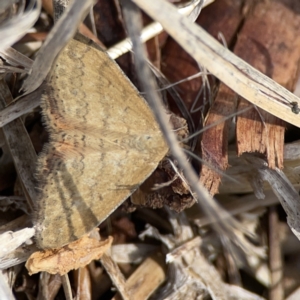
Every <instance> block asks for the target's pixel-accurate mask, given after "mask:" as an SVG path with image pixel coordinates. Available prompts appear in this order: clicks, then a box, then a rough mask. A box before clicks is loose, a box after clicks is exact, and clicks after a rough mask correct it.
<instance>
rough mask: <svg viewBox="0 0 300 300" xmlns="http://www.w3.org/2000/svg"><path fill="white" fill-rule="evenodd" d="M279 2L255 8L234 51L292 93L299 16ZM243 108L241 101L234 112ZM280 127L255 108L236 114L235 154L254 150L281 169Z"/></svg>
mask: <svg viewBox="0 0 300 300" xmlns="http://www.w3.org/2000/svg"><path fill="white" fill-rule="evenodd" d="M283 2H284V1H278V2H277V1H269V2H260V3H258V4H257V5H256V7H255V9H254V11H253V13H251V14H250V15H249V17H248V18H247V20H246V22H245V24H244V26H243V28H242V30H241V32H240V34H239V37H238V41H237V44H236V46H235V51H234V52H235V54H237V55H238V56H240V57H241V58H242V59H244V60H245V61H247V62H248V63H249V64H251V65H252V66H254V67H255V68H257V69H258V70H259V71H261V72H262V73H264V74H266V75H267V76H269V77H270V78H272V79H273V80H275V81H276V82H278V83H279V84H281V85H282V86H284V87H285V88H287V89H289V90H293V89H294V86H295V83H296V80H297V74H298V62H299V59H300V54H299V53H300V37H299V32H300V30H299V28H300V16H299V15H297V14H296V13H295V12H294V11H292V10H291V9H289V8H287V7H286V6H285V5H284V3H283ZM294 2H298V1H297V0H294ZM278 20H280V22H278ZM274 28H276V30H274ZM245 106H251V104H250V103H249V102H246V101H245V100H241V101H240V103H239V107H238V110H240V109H242V108H244V107H245ZM284 126H285V125H284V123H283V122H282V121H281V120H280V119H278V118H276V117H274V116H272V115H270V114H269V113H267V112H265V111H263V110H261V109H259V108H252V109H251V110H249V111H247V112H245V113H243V114H242V115H239V116H238V117H237V129H236V131H237V150H238V155H241V154H242V153H244V152H256V151H257V152H259V153H262V154H264V155H266V157H267V161H268V164H269V167H270V168H275V167H276V166H277V167H279V168H281V169H282V168H283V144H284V130H285V128H284Z"/></svg>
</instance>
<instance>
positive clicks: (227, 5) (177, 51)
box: [161, 0, 243, 124]
mask: <svg viewBox="0 0 300 300" xmlns="http://www.w3.org/2000/svg"><path fill="white" fill-rule="evenodd" d="M242 4H243V1H236V0H218V1H215V2H213V3H212V4H210V5H208V6H207V7H205V8H204V9H203V10H202V11H201V14H200V16H199V17H198V19H197V20H196V23H197V24H198V25H200V26H202V27H203V29H205V30H206V31H207V32H209V33H210V34H211V35H212V36H213V37H215V38H217V36H218V33H219V32H222V34H223V36H224V38H225V40H226V41H227V43H228V44H230V43H231V41H232V39H233V37H234V35H235V33H236V29H237V27H238V26H239V24H240V22H241V20H242V15H241V9H242ZM224 11H226V13H224ZM161 70H162V72H163V73H164V74H165V76H166V77H167V78H168V79H169V81H170V82H177V81H179V80H181V79H184V78H187V77H189V76H191V75H194V74H196V73H197V72H199V67H198V64H197V62H196V61H195V60H194V58H193V57H191V56H190V55H189V54H188V53H187V52H186V51H185V50H183V49H182V47H181V46H179V44H178V43H177V42H175V41H174V40H173V39H171V38H169V39H168V41H167V43H166V45H165V46H164V48H163V50H162V65H161ZM201 87H202V79H201V77H199V78H196V79H193V80H189V81H185V82H183V83H180V84H178V92H179V94H180V96H181V97H182V99H183V101H184V103H185V105H186V106H187V108H188V109H190V108H191V107H192V105H193V103H194V101H195V99H196V98H197V95H198V93H199V90H200V89H201ZM212 88H213V87H212ZM201 105H203V99H199V102H198V105H197V107H200V106H201ZM173 106H174V105H172V104H171V108H172V110H174V111H175V112H176V111H177V109H176V108H175V107H173ZM173 108H174V109H173ZM199 118H200V115H199V113H195V114H193V119H194V122H195V123H196V124H198V122H199Z"/></svg>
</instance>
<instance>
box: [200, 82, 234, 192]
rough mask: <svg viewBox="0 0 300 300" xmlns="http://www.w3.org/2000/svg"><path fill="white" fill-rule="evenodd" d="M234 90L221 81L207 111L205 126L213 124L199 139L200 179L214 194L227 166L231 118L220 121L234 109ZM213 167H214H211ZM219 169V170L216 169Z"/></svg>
mask: <svg viewBox="0 0 300 300" xmlns="http://www.w3.org/2000/svg"><path fill="white" fill-rule="evenodd" d="M236 99H237V97H236V96H235V97H234V92H233V91H232V90H231V89H229V88H228V87H227V86H226V85H225V84H223V83H221V84H220V87H219V91H218V94H217V96H216V99H215V102H214V104H213V106H212V107H211V109H210V111H209V115H208V117H207V119H206V121H205V126H210V125H214V126H212V127H211V128H209V129H208V130H206V131H204V133H203V136H202V141H201V148H202V149H201V150H202V159H203V161H204V162H207V164H204V165H203V166H202V170H201V173H200V181H201V182H202V183H203V185H204V186H205V187H206V188H207V189H208V191H209V192H210V193H211V194H212V195H214V194H216V193H217V192H218V190H219V184H220V182H221V179H222V173H221V172H222V170H226V169H227V167H228V135H229V125H230V122H231V120H230V119H229V120H227V121H222V120H223V119H224V118H225V117H226V116H228V115H230V114H232V113H233V112H234V111H235V109H236V101H234V100H236ZM211 166H213V167H214V169H212V168H211ZM216 169H217V170H220V171H219V172H217V171H216Z"/></svg>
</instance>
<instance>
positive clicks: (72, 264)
mask: <svg viewBox="0 0 300 300" xmlns="http://www.w3.org/2000/svg"><path fill="white" fill-rule="evenodd" d="M112 241H113V238H112V237H111V236H109V237H108V238H107V239H106V240H105V241H98V240H96V239H94V238H90V237H88V236H84V237H82V238H81V239H79V240H77V241H75V242H73V243H70V244H68V245H66V246H64V247H62V248H59V249H50V250H45V251H38V252H35V253H33V254H32V255H31V256H30V257H29V259H28V260H27V262H26V265H25V266H26V268H27V270H28V272H29V274H30V275H32V274H35V273H38V272H42V271H44V272H48V273H50V274H57V273H58V274H60V275H64V274H66V273H68V272H69V271H70V270H73V269H78V268H81V267H84V266H86V265H88V264H89V263H90V262H91V261H92V260H94V259H99V258H100V257H101V256H102V255H103V253H105V251H106V250H107V249H109V248H110V247H111V244H112Z"/></svg>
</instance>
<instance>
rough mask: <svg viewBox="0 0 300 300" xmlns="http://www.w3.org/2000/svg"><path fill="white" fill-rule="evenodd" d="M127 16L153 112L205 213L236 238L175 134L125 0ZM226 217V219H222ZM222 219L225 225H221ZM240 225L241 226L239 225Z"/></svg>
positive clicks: (230, 221)
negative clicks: (201, 182)
mask: <svg viewBox="0 0 300 300" xmlns="http://www.w3.org/2000/svg"><path fill="white" fill-rule="evenodd" d="M124 4H125V5H124V9H123V13H124V17H125V21H126V25H127V30H128V33H129V35H130V36H131V38H132V44H133V49H134V53H135V54H136V56H135V62H136V71H137V74H138V77H139V79H140V81H141V85H142V86H143V88H144V91H145V94H146V95H147V99H148V102H149V105H150V106H151V108H152V110H153V113H154V115H155V117H156V119H157V121H158V123H159V125H160V127H161V130H162V132H163V134H164V136H165V139H166V142H167V143H168V146H169V147H170V150H171V153H172V154H173V155H174V157H175V158H176V159H177V161H178V164H179V166H180V168H181V169H182V170H183V172H184V175H185V177H186V179H187V180H188V182H189V184H190V186H191V188H192V190H193V191H194V192H195V193H196V195H197V198H198V199H201V204H202V206H201V207H202V208H203V210H204V211H205V213H206V214H207V215H208V216H209V217H210V218H211V219H212V220H213V222H215V228H216V229H217V230H218V231H219V232H220V233H221V232H222V233H223V234H225V235H227V236H230V237H231V238H232V239H233V240H234V239H236V241H237V242H238V240H237V237H236V236H234V234H233V232H232V230H231V229H232V227H231V226H235V227H237V226H238V222H236V221H235V220H234V219H233V218H232V217H230V215H229V214H228V213H227V212H225V211H224V210H223V209H221V208H220V206H219V205H218V204H217V203H216V202H215V201H214V200H213V198H212V197H211V195H210V194H209V193H208V191H207V190H206V189H205V188H204V187H203V185H202V184H200V183H199V180H198V176H197V175H196V173H195V172H194V170H193V169H192V167H191V165H190V164H189V162H188V160H187V158H186V156H185V154H184V152H183V150H182V149H181V148H180V145H179V144H178V141H177V139H176V136H175V134H174V133H173V131H172V130H171V128H170V125H169V123H168V118H167V117H166V113H165V111H164V108H163V105H162V103H161V100H160V98H159V96H158V93H157V91H156V90H157V87H156V85H155V82H154V79H153V77H152V74H151V72H150V70H149V67H148V64H147V60H146V59H145V57H146V51H145V48H144V45H142V44H141V42H140V39H139V36H140V35H139V31H140V30H141V17H140V13H139V11H138V10H137V8H136V6H135V5H134V4H133V3H132V2H130V1H128V0H125V1H124ZM225 218H226V222H222V221H221V220H224V219H225ZM219 221H221V223H222V225H220V224H218V222H219ZM239 228H240V226H239Z"/></svg>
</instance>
